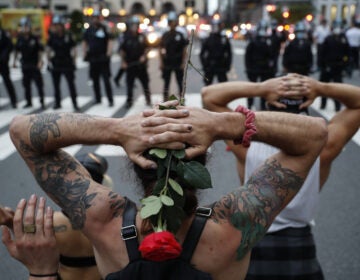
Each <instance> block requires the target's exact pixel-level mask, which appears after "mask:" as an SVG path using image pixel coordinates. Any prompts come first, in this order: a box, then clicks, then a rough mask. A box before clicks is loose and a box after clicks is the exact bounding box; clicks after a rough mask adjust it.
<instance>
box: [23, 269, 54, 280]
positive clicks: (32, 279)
mask: <svg viewBox="0 0 360 280" xmlns="http://www.w3.org/2000/svg"><path fill="white" fill-rule="evenodd" d="M58 277H59V273H58V272H57V271H56V272H52V273H32V272H29V280H39V279H41V280H54V279H58Z"/></svg>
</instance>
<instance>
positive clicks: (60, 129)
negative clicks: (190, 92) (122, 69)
mask: <svg viewBox="0 0 360 280" xmlns="http://www.w3.org/2000/svg"><path fill="white" fill-rule="evenodd" d="M171 111H172V112H168V111H162V112H156V113H155V114H153V115H152V116H151V117H149V118H150V119H151V118H157V117H159V118H160V119H162V120H163V121H162V123H161V124H162V125H161V126H154V127H151V128H147V127H143V126H142V125H141V121H142V120H143V119H144V117H143V116H142V115H137V116H130V117H127V118H123V119H112V118H102V117H95V116H89V115H84V114H70V113H63V114H55V113H52V114H38V115H24V116H17V117H15V118H14V120H13V121H12V123H11V125H10V136H11V139H12V141H13V143H14V145H15V147H16V149H17V150H18V152H19V153H20V155H21V156H22V157H23V159H24V160H25V162H26V164H27V165H28V166H29V168H30V170H31V172H32V173H33V175H34V177H35V179H36V180H37V182H38V184H39V185H40V187H41V188H42V189H43V190H44V191H45V192H46V193H47V194H48V195H49V196H50V197H51V198H52V199H53V200H54V201H55V203H57V204H58V205H59V206H60V207H61V208H62V209H63V210H64V212H65V213H66V214H67V215H68V217H69V219H70V220H71V223H72V226H73V227H74V229H83V228H84V226H85V222H86V221H87V220H86V215H87V214H89V213H92V215H91V218H92V219H93V220H94V219H95V220H96V218H97V217H98V220H100V221H102V222H103V223H105V222H106V220H107V219H111V218H112V217H113V216H117V215H120V214H121V213H122V212H121V210H122V206H123V199H122V197H120V196H119V195H117V194H114V193H112V192H109V191H108V189H106V188H101V186H100V185H99V184H97V183H96V182H94V181H93V180H92V179H91V177H90V175H89V173H88V172H87V171H86V169H85V168H84V167H83V166H82V165H81V164H80V163H79V162H78V161H77V160H76V159H74V158H73V157H71V156H70V155H68V154H67V153H65V152H64V151H63V150H61V148H62V147H65V146H69V145H73V144H87V145H97V144H112V145H118V146H122V147H123V148H124V149H125V151H127V153H128V155H129V157H130V158H131V159H132V160H133V161H135V162H137V163H138V164H140V165H141V166H143V167H144V168H146V167H147V168H149V167H151V166H152V165H153V164H154V163H153V162H152V161H149V160H146V159H144V158H143V157H142V153H143V151H144V150H146V149H148V148H150V147H152V146H153V145H155V144H156V145H157V146H160V147H169V148H183V144H182V143H178V142H171V141H173V139H176V135H177V133H171V131H175V132H178V133H182V132H184V133H188V129H189V128H188V126H187V125H184V124H174V125H166V124H167V123H169V122H171V120H172V119H170V118H166V119H164V118H163V117H162V116H164V115H165V116H171V117H175V118H176V117H178V118H180V117H184V116H186V115H187V113H188V112H186V111H185V112H184V111H182V110H171ZM169 131H170V132H169ZM155 134H160V135H161V140H160V141H158V142H157V143H154V144H150V141H149V139H151V137H152V136H153V135H155ZM159 143H160V144H159ZM105 203H106V204H107V205H106V207H102V206H104V204H105Z"/></svg>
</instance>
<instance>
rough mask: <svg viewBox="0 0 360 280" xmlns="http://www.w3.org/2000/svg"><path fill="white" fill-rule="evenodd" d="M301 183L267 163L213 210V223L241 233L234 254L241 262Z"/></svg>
mask: <svg viewBox="0 0 360 280" xmlns="http://www.w3.org/2000/svg"><path fill="white" fill-rule="evenodd" d="M303 182H304V179H303V178H301V177H300V176H298V175H297V174H296V173H295V172H294V171H292V170H290V169H287V168H283V167H282V166H281V164H280V163H279V162H277V161H276V160H272V161H266V162H265V163H264V165H263V166H262V167H261V168H259V169H258V170H257V171H256V172H255V173H254V174H253V175H252V176H251V178H250V179H249V181H248V182H247V183H246V184H245V185H244V186H242V187H240V188H238V189H237V190H235V191H233V192H232V193H230V194H228V195H226V196H224V197H223V198H222V199H221V200H220V201H218V202H217V203H216V205H215V207H214V213H215V214H214V215H213V220H214V221H215V222H216V223H221V222H224V221H227V222H230V223H231V224H232V225H233V226H234V227H235V228H236V229H238V230H239V233H240V232H241V235H242V241H241V244H240V246H239V248H238V251H237V253H238V254H237V256H238V259H241V258H242V257H243V256H244V255H245V254H246V253H247V252H248V250H250V249H251V247H252V246H253V245H254V244H255V243H256V242H257V241H258V240H259V239H260V238H261V237H262V236H263V235H264V234H265V233H266V230H267V228H268V227H269V226H270V224H271V223H272V221H273V219H274V218H275V216H276V215H277V214H278V213H279V212H280V211H281V209H282V208H283V207H284V201H285V199H288V195H290V193H291V194H292V195H294V194H296V192H297V191H298V190H299V189H300V187H301V186H302V184H303Z"/></svg>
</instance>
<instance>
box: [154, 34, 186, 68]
mask: <svg viewBox="0 0 360 280" xmlns="http://www.w3.org/2000/svg"><path fill="white" fill-rule="evenodd" d="M187 44H188V40H187V39H185V37H184V35H183V34H182V33H181V32H179V31H176V30H170V31H167V32H165V33H164V35H163V36H162V38H161V43H160V48H161V50H160V51H161V53H162V56H163V62H164V65H165V66H173V67H179V66H180V65H181V63H182V60H183V52H184V48H185V47H186V45H187Z"/></svg>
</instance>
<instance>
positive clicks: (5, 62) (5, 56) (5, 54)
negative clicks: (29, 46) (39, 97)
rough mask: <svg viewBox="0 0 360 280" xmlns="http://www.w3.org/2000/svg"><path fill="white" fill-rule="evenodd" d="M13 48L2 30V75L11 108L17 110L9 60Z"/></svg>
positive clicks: (0, 37) (0, 44) (0, 55)
mask: <svg viewBox="0 0 360 280" xmlns="http://www.w3.org/2000/svg"><path fill="white" fill-rule="evenodd" d="M13 47H14V46H13V44H12V42H11V39H10V38H9V36H8V35H7V33H6V32H5V30H4V29H2V28H0V75H1V76H2V78H3V81H4V84H5V87H6V90H7V92H8V94H9V97H10V102H11V106H12V107H13V108H16V102H17V98H16V93H15V89H14V85H13V83H12V81H11V79H10V70H9V58H10V53H11V51H12V49H13Z"/></svg>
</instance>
